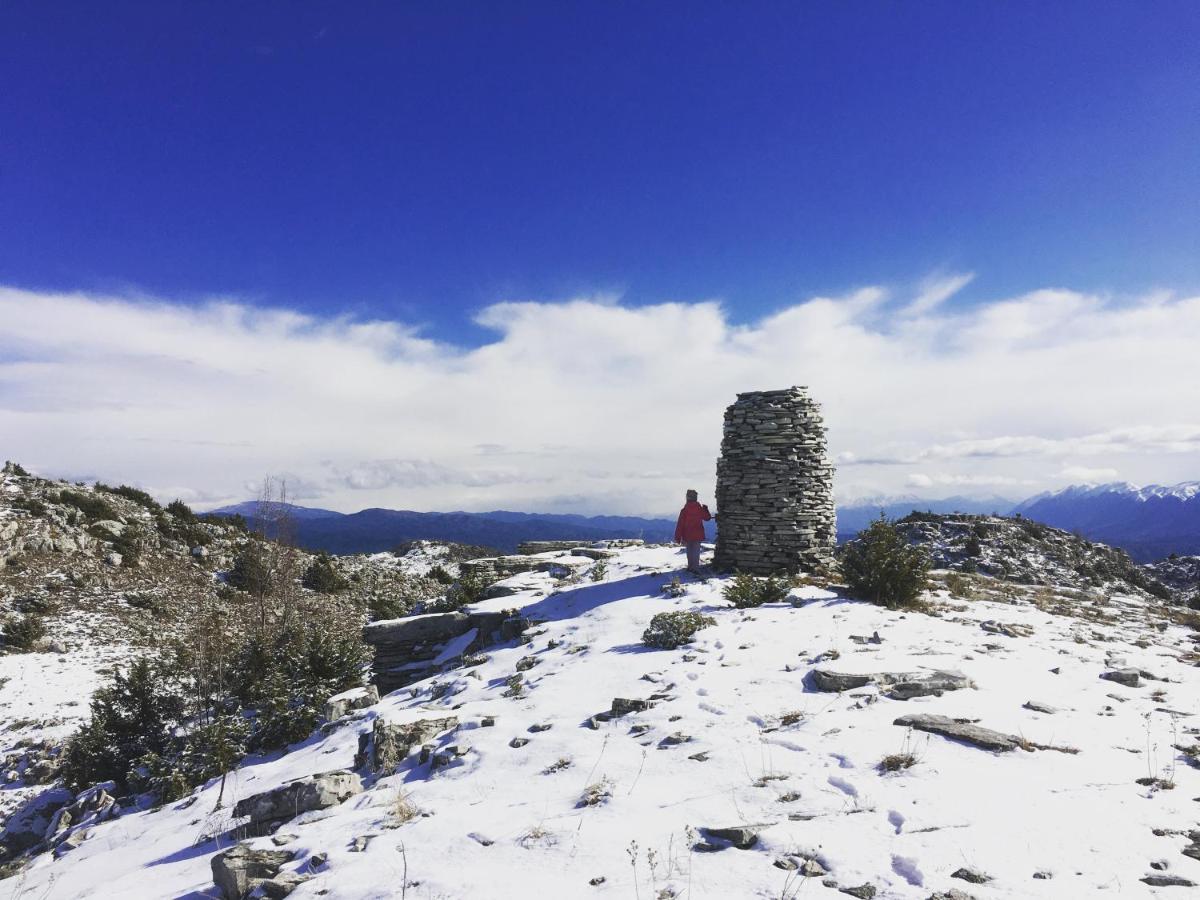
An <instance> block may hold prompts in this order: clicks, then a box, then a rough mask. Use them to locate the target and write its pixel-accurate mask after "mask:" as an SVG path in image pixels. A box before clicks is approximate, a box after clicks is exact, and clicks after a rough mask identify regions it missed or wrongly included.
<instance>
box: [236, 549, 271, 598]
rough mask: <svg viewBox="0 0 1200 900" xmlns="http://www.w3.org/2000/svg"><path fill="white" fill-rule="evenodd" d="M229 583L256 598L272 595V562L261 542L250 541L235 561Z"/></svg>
mask: <svg viewBox="0 0 1200 900" xmlns="http://www.w3.org/2000/svg"><path fill="white" fill-rule="evenodd" d="M228 580H229V583H230V584H232V585H233V586H234V587H235V588H237V589H238V590H240V591H245V592H246V593H248V594H254V595H255V596H266V595H267V594H270V593H271V587H272V577H271V561H270V559H269V558H268V556H267V552H266V549H265V548H264V547H263V545H262V543H261V542H259V541H250V542H249V543H247V544H246V546H245V547H244V548H243V549H242V552H241V553H239V554H238V555H237V557H236V558H235V559H234V561H233V568H232V569H231V570H230V572H229V576H228Z"/></svg>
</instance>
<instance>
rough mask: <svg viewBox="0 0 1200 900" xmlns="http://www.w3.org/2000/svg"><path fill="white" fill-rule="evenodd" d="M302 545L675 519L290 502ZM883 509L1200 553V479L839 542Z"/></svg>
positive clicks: (601, 528)
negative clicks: (887, 522) (883, 524)
mask: <svg viewBox="0 0 1200 900" xmlns="http://www.w3.org/2000/svg"><path fill="white" fill-rule="evenodd" d="M257 508H258V505H257V504H256V503H255V502H253V501H251V502H247V503H239V504H236V505H234V506H226V507H222V508H221V509H217V510H213V511H212V512H213V514H216V515H232V514H234V513H238V514H241V515H243V516H245V517H246V518H247V519H250V520H253V518H254V516H255V514H256V512H257ZM289 509H290V511H291V513H292V519H293V522H294V525H295V532H296V541H297V543H298V544H300V546H302V547H304V548H306V549H309V550H328V551H329V552H330V553H377V552H381V551H384V550H391V549H393V548H395V547H396V546H397V545H399V544H402V543H404V542H405V541H411V540H435V541H452V542H454V543H460V544H478V545H483V546H488V547H495V548H496V549H498V550H502V551H504V552H506V553H511V552H513V551H514V550H516V548H517V545H518V544H519V543H521V542H522V541H531V540H554V539H561V540H578V541H598V540H603V539H605V538H642V539H644V540H646V541H648V542H654V541H669V540H671V538H672V537H673V536H674V531H675V521H674V519H665V518H664V519H649V518H640V517H636V516H578V515H565V514H556V513H523V512H511V511H508V510H494V511H492V512H482V513H469V512H449V513H436V512H413V511H411V510H394V509H364V510H362V511H361V512H356V513H339V512H334V511H333V510H328V509H314V508H310V507H304V506H289ZM881 511H882V512H883V513H884V515H886V516H887V517H888V518H891V519H898V518H903V517H904V516H906V515H908V514H909V513H911V512H914V511H917V512H934V513H972V514H984V515H990V514H996V515H1002V516H1005V515H1016V514H1020V515H1022V516H1025V517H1026V518H1029V519H1035V520H1036V521H1039V522H1044V523H1045V524H1047V525H1053V526H1054V527H1055V528H1062V529H1065V530H1067V531H1074V532H1078V533H1079V534H1081V535H1083V536H1084V537H1086V538H1088V539H1090V540H1093V541H1100V542H1101V543H1105V544H1109V545H1111V546H1114V547H1120V548H1122V549H1124V550H1126V551H1128V553H1129V554H1130V556H1132V557H1133V558H1134V559H1136V560H1139V561H1149V560H1153V559H1160V558H1162V557H1164V556H1168V555H1169V554H1171V553H1178V554H1180V555H1189V554H1200V481H1191V482H1185V483H1183V484H1177V485H1174V486H1173V487H1162V486H1159V485H1151V486H1149V487H1142V488H1139V487H1135V486H1134V485H1131V484H1123V483H1121V484H1104V485H1100V486H1091V485H1083V486H1074V487H1069V488H1065V489H1063V490H1061V491H1055V492H1051V493H1044V494H1038V495H1037V496H1036V497H1031V498H1029V499H1028V500H1025V501H1023V502H1020V503H1017V502H1014V501H1012V500H1007V499H1005V498H1003V497H991V498H987V499H983V500H979V499H974V498H970V497H948V498H945V499H941V500H928V499H924V498H921V497H914V496H907V497H880V498H875V499H867V500H858V501H855V502H854V503H850V504H847V505H845V506H840V507H838V511H837V515H838V539H839V540H849V539H850V538H852V537H854V535H856V534H857V533H858V532H859V531H860V530H861V529H863V528H865V527H866V526H867V525H869V524H870V523H871V520H872V519H875V518H877V517H878V516H879V513H880V512H881Z"/></svg>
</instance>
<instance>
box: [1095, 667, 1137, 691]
mask: <svg viewBox="0 0 1200 900" xmlns="http://www.w3.org/2000/svg"><path fill="white" fill-rule="evenodd" d="M1140 676H1141V673H1140V672H1139V671H1138V670H1137V669H1113V670H1111V671H1109V672H1101V673H1100V677H1101V678H1103V679H1104V680H1105V681H1115V682H1116V683H1117V684H1123V685H1125V687H1134V688H1135V687H1137V686H1138V684H1139V683H1140Z"/></svg>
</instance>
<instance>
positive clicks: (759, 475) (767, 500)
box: [713, 387, 837, 575]
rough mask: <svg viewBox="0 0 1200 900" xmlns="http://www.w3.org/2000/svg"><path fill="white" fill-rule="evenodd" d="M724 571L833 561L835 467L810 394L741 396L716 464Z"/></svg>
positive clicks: (728, 413) (729, 415) (777, 569)
mask: <svg viewBox="0 0 1200 900" xmlns="http://www.w3.org/2000/svg"><path fill="white" fill-rule="evenodd" d="M716 500H717V514H718V519H719V521H718V527H717V551H716V555H715V557H714V558H713V565H714V567H715V568H716V569H717V570H718V571H733V570H737V571H740V572H749V573H752V574H755V575H770V574H779V573H782V572H788V573H795V572H799V571H811V570H812V569H814V568H816V567H817V566H820V565H824V564H827V563H829V562H830V561H831V560H832V559H833V548H834V545H835V542H836V534H837V528H836V521H835V516H836V514H835V512H834V508H833V466H832V465H831V464H830V462H829V458H828V456H827V455H826V453H825V424H824V422H823V421H822V419H821V409H820V407H819V406H818V405H817V404H816V403H815V402H814V401H813V399H812V398H811V397H809V395H808V390H807V388H803V387H792V388H787V389H786V390H781V391H752V392H750V393H746V394H738V398H737V402H736V403H734V404H733V405H732V406H730V407H729V408H728V409H726V410H725V435H724V437H723V438H722V440H721V458H720V459H719V460H717V496H716Z"/></svg>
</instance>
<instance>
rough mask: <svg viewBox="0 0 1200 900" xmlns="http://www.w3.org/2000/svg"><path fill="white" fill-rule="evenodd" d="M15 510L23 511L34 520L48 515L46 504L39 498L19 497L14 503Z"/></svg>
mask: <svg viewBox="0 0 1200 900" xmlns="http://www.w3.org/2000/svg"><path fill="white" fill-rule="evenodd" d="M12 505H13V509H23V510H25V512H27V513H29V514H30V515H31V516H33V517H34V518H41V517H42V516H44V515H46V513H47V511H48V510H47V507H46V504H45V503H43V502H42V501H41V500H39V499H38V498H37V497H18V498H17V499H16V500H14V501H13V502H12Z"/></svg>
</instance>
